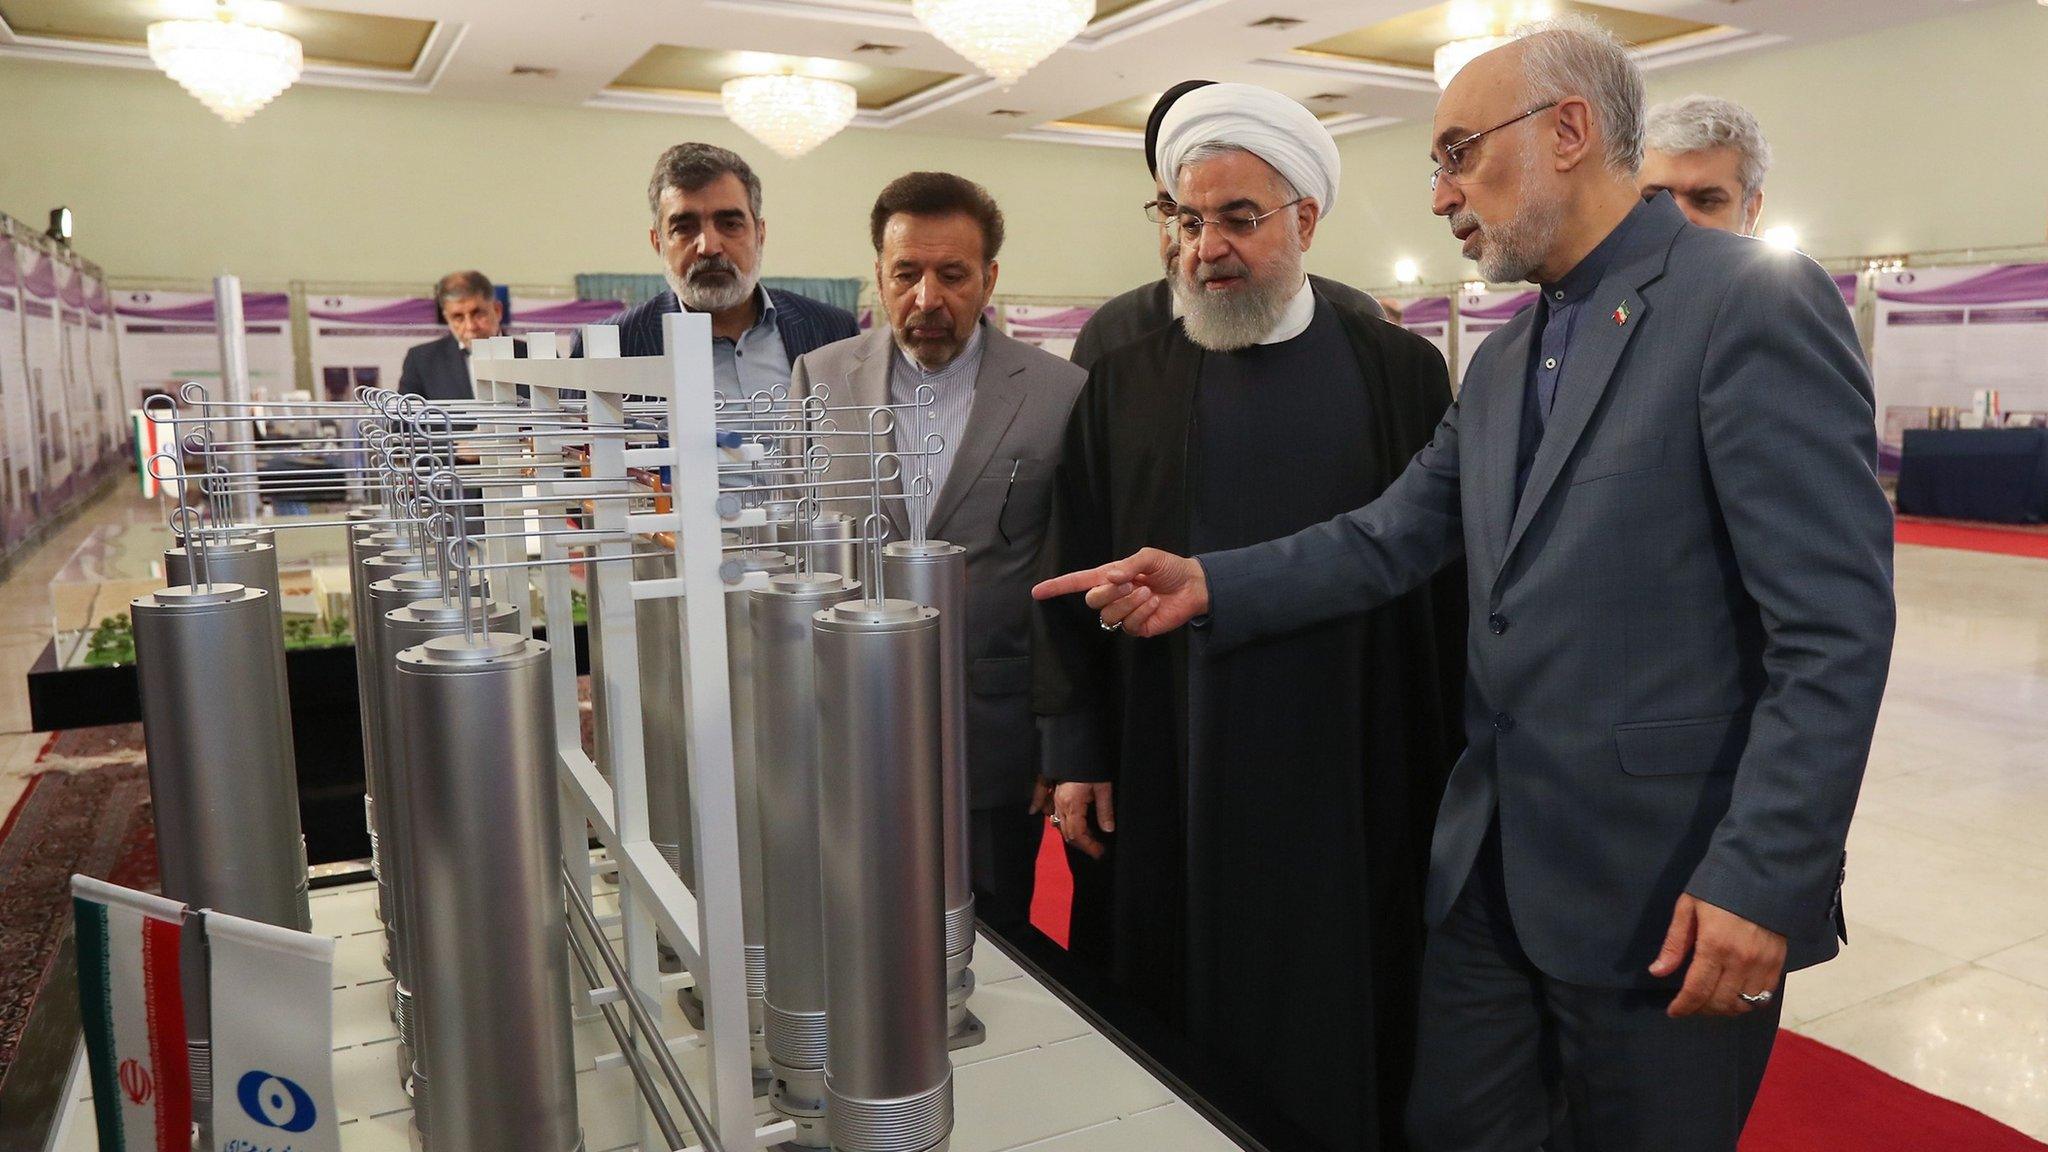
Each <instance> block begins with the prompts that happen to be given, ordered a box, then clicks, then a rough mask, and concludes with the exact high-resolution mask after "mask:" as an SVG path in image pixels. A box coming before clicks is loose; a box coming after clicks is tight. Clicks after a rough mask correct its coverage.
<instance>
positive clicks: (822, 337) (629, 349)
mask: <svg viewBox="0 0 2048 1152" xmlns="http://www.w3.org/2000/svg"><path fill="white" fill-rule="evenodd" d="M768 299H769V300H770V301H772V302H773V303H774V305H775V331H776V333H777V334H779V335H780V336H781V337H782V348H783V350H784V351H785V352H787V353H789V362H790V364H791V365H794V364H795V363H796V360H797V357H799V356H802V355H803V354H804V353H806V352H809V351H811V350H812V349H815V348H822V347H824V346H825V345H827V344H832V343H835V342H837V341H840V340H844V339H846V338H848V337H850V336H858V335H860V325H859V324H857V323H856V322H855V321H854V318H853V313H851V312H848V311H847V310H846V309H844V308H836V307H834V306H832V305H830V304H826V303H824V302H822V301H818V300H813V299H811V298H810V297H808V296H799V295H797V294H796V293H794V292H784V291H783V290H782V289H780V288H770V289H768ZM682 310H683V307H682V305H681V304H680V303H678V302H677V300H676V294H675V292H674V291H673V290H672V289H667V288H664V289H662V291H661V293H660V294H659V295H657V296H655V297H654V298H653V299H651V300H644V301H642V302H640V303H638V304H635V305H633V306H632V307H631V308H627V309H625V310H623V311H621V312H619V313H618V314H617V315H615V316H613V317H611V318H610V319H608V320H606V321H605V323H607V324H615V325H617V326H618V329H619V355H621V356H659V355H661V351H662V348H661V318H662V317H663V316H666V315H668V314H669V313H671V312H680V311H682ZM570 355H572V356H576V355H582V337H580V336H579V337H577V342H576V349H575V351H573V352H571V353H570Z"/></svg>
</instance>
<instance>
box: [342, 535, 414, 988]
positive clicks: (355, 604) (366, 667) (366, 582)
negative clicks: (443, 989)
mask: <svg viewBox="0 0 2048 1152" xmlns="http://www.w3.org/2000/svg"><path fill="white" fill-rule="evenodd" d="M399 528H400V529H401V530H400V531H392V530H390V529H386V528H381V527H379V526H377V525H374V524H366V525H362V526H360V527H355V528H350V529H349V532H348V549H349V557H348V558H349V564H348V587H349V617H348V621H349V631H350V633H351V635H352V636H353V637H354V640H355V655H356V712H357V715H358V717H359V719H360V723H361V733H362V747H363V826H364V827H365V828H367V829H368V830H369V834H370V874H371V875H372V876H380V874H381V872H382V863H381V860H380V858H379V855H380V853H379V846H378V844H377V791H376V775H377V771H376V762H375V752H374V750H373V748H372V745H374V744H375V743H376V738H375V735H374V733H373V731H372V730H373V729H374V728H375V727H376V724H375V721H376V717H375V716H374V715H373V713H372V702H374V701H375V700H376V699H377V697H376V696H374V695H373V694H372V692H373V690H374V689H375V687H376V682H375V680H374V677H375V676H376V673H377V667H376V662H375V661H373V660H368V659H365V656H366V654H367V653H368V652H369V649H370V644H371V643H372V641H374V639H375V636H374V634H373V633H374V631H375V630H374V629H373V628H372V627H371V622H370V614H369V609H368V608H367V607H366V606H365V604H364V599H365V597H367V596H368V594H369V591H368V590H369V587H370V577H369V575H368V572H367V570H366V569H365V568H364V567H363V564H364V561H367V560H368V559H370V558H371V557H373V556H381V555H383V554H384V553H386V552H389V551H392V550H394V549H399V548H405V547H410V546H411V545H412V543H413V541H414V539H415V538H414V537H413V535H412V526H411V525H399ZM388 898H389V893H388V892H387V891H386V890H385V887H384V885H383V883H382V882H381V876H380V882H379V883H378V885H377V918H378V919H379V920H382V919H384V918H385V917H386V916H387V915H388V909H387V908H386V907H385V902H386V900H387V899H388ZM384 966H385V968H386V969H387V970H388V969H389V968H390V966H391V957H390V956H389V955H388V954H387V955H386V956H385V957H384Z"/></svg>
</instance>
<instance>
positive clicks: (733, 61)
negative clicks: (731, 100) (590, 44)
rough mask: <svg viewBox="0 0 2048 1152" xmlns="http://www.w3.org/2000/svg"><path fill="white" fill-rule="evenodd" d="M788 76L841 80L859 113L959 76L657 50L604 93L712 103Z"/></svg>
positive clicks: (814, 59)
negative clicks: (726, 88)
mask: <svg viewBox="0 0 2048 1152" xmlns="http://www.w3.org/2000/svg"><path fill="white" fill-rule="evenodd" d="M778 72H794V73H796V74H798V75H802V76H816V77H818V78H819V79H822V80H843V81H845V82H846V83H848V84H851V85H853V90H854V92H855V93H857V102H858V103H859V105H860V106H861V107H862V108H863V109H868V110H874V109H879V108H886V107H888V106H889V105H891V104H894V103H896V102H897V101H899V100H903V99H906V98H908V97H911V96H915V95H917V94H918V93H920V92H923V91H926V90H927V89H930V88H932V87H933V86H935V85H938V84H943V83H945V82H946V81H948V80H951V79H954V78H955V77H957V76H958V75H959V73H957V72H927V71H924V70H922V69H918V68H891V67H889V66H888V65H885V64H853V63H849V62H847V61H845V60H828V59H825V58H824V57H820V56H782V55H778V54H776V53H773V52H731V51H726V50H724V49H719V48H683V47H678V46H676V45H673V44H657V45H655V46H654V47H652V48H650V49H648V50H647V53H646V54H645V55H643V56H641V57H640V59H638V60H636V61H634V62H633V66H632V67H630V68H628V69H626V70H625V71H624V72H621V73H619V77H618V79H616V80H613V81H612V82H611V85H610V90H611V91H614V92H662V93H670V94H675V95H687V96H708V97H711V98H713V99H716V98H717V97H718V89H719V87H720V86H721V85H723V84H724V83H725V82H726V81H727V80H733V79H737V78H739V77H741V76H760V75H764V74H773V73H778Z"/></svg>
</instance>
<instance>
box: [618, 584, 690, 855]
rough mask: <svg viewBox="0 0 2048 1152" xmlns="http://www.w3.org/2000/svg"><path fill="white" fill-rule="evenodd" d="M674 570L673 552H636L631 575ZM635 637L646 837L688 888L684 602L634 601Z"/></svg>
mask: <svg viewBox="0 0 2048 1152" xmlns="http://www.w3.org/2000/svg"><path fill="white" fill-rule="evenodd" d="M675 574H676V557H675V553H674V552H670V551H667V550H666V549H664V550H663V551H661V552H639V553H635V554H634V556H633V579H635V580H667V579H670V578H673V577H674V576H675ZM633 634H634V641H635V643H636V645H637V646H638V647H639V649H640V740H641V750H642V755H643V758H644V762H645V763H646V766H647V838H648V840H650V841H652V842H653V844H654V848H655V851H657V852H660V853H661V855H662V858H663V859H664V860H667V861H668V865H669V867H670V868H673V869H675V873H676V875H678V876H680V877H682V878H683V883H684V884H687V885H689V886H690V889H691V890H692V891H695V890H696V887H697V872H696V868H695V865H694V861H693V860H692V859H691V856H690V823H689V811H690V776H689V753H688V747H689V735H688V733H687V732H685V731H684V727H683V602H682V601H681V600H675V599H670V598H667V597H663V598H660V599H653V600H636V601H634V603H633Z"/></svg>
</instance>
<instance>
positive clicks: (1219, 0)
mask: <svg viewBox="0 0 2048 1152" xmlns="http://www.w3.org/2000/svg"><path fill="white" fill-rule="evenodd" d="M1602 2H1603V3H1606V4H1607V5H1608V6H1610V7H1626V8H1630V9H1633V10H1636V11H1640V12H1653V13H1662V14H1666V15H1670V16H1674V17H1679V18H1683V19H1688V20H1696V21H1700V22H1704V23H1713V24H1724V25H1730V26H1732V27H1734V28H1737V29H1739V30H1740V33H1739V34H1736V35H1731V36H1729V37H1728V38H1725V39H1721V40H1716V41H1713V42H1709V43H1699V42H1693V43H1691V44H1690V45H1689V46H1686V47H1681V48H1679V49H1677V50H1674V51H1671V52H1667V53H1662V54H1654V55H1650V56H1647V57H1646V58H1645V59H1644V61H1643V63H1644V65H1645V67H1648V68H1664V67H1675V66H1679V65H1682V64H1685V63H1689V62H1692V61H1694V60H1698V59H1703V58H1706V57H1709V56H1715V55H1723V54H1726V53H1730V52H1747V51H1756V50H1759V49H1763V48H1768V47H1775V46H1780V45H1784V44H1788V43H1815V42H1819V41H1823V40H1827V39H1831V38H1834V37H1837V36H1842V35H1847V34H1852V33H1860V32H1865V31H1868V30H1871V29H1873V28H1878V27H1882V26H1885V25H1890V24H1899V23H1905V22H1909V21H1912V20H1918V19H1925V18H1928V17H1932V16H1939V15H1945V14H1947V13H1950V12H1954V11H1960V10H1965V9H1966V6H1967V5H1968V3H1969V0H1602ZM309 3H310V6H315V7H321V8H329V9H337V10H343V11H352V12H362V13H373V14H382V15H390V16H403V17H409V18H412V19H432V20H436V21H439V22H440V25H441V26H440V28H439V29H438V30H437V32H436V34H435V36H434V38H433V40H432V42H431V43H430V44H429V46H428V50H427V51H426V52H425V53H424V54H423V58H422V63H421V65H420V67H419V68H417V69H416V70H415V72H414V74H413V75H411V76H406V77H395V78H394V77H388V76H380V77H372V76H367V75H364V74H361V73H354V74H351V73H344V72H337V71H331V70H330V71H324V72H323V71H321V70H318V69H309V70H308V74H307V76H306V77H305V79H304V80H303V81H302V83H309V84H336V85H342V86H349V87H370V88H385V89H396V90H401V91H413V92H419V93H422V94H425V95H426V96H428V97H429V98H458V99H470V100H493V101H511V102H533V103H542V104H554V105H572V106H573V105H586V106H593V107H614V108H638V109H644V110H647V111H651V112H661V113H670V114H674V113H686V114H687V113H699V114H711V115H716V114H719V113H718V109H717V104H716V101H705V102H701V103H692V102H690V101H685V100H680V99H676V98H672V97H653V96H631V95H624V94H617V93H606V92H605V91H604V88H605V86H606V85H607V84H608V83H609V82H610V81H611V80H612V79H613V78H614V77H616V76H618V75H619V74H620V73H621V72H623V71H624V70H625V69H626V68H627V67H628V66H629V65H631V64H632V63H633V62H634V61H636V60H638V59H639V58H640V56H641V55H642V54H643V53H644V52H646V51H647V49H648V48H649V47H651V46H653V45H655V44H676V45H687V46H692V47H699V48H716V49H733V50H745V51H764V52H777V53H788V54H795V55H804V56H821V57H830V58H836V59H842V60H861V59H873V60H875V61H877V62H882V63H887V64H889V65H893V66H899V67H908V68H924V69H932V70H936V71H946V72H961V73H968V74H969V75H968V76H967V77H966V78H965V79H962V80H959V81H951V82H948V83H946V84H943V85H941V86H939V87H938V88H936V89H933V90H931V91H928V92H926V93H921V94H919V95H917V96H913V97H910V98H908V99H907V100H905V101H903V102H902V103H900V104H898V105H895V106H892V107H890V108H888V109H884V110H881V111H878V112H864V113H862V114H861V117H860V119H859V120H858V121H857V122H856V123H857V124H858V125H861V126H865V127H869V128H874V129H888V128H893V127H898V126H902V127H906V128H908V129H910V130H914V131H918V132H936V133H944V134H951V135H963V136H983V137H1003V136H1010V137H1018V138H1025V139H1054V140H1065V141H1071V142H1074V143H1083V144H1089V143H1093V144H1105V145H1110V146H1125V147H1131V146H1135V145H1136V141H1135V139H1134V138H1133V137H1131V136H1130V134H1128V133H1113V132H1086V131H1076V130H1074V129H1070V128H1063V127H1046V125H1048V124H1049V123H1050V122H1052V121H1056V120H1060V119H1061V118H1063V117H1067V116H1072V115H1074V114H1077V113H1080V112H1084V111H1087V110H1089V109H1094V108H1098V107H1101V106H1104V105H1107V104H1111V103H1114V102H1116V101H1119V100H1123V99H1127V98H1130V97H1132V96H1137V95H1141V94H1150V93H1155V92H1158V91H1160V90H1161V89H1164V88H1166V87H1168V86H1169V85H1171V84H1173V83H1175V82H1176V81H1179V80H1182V79H1186V78H1189V77H1196V76H1199V77H1204V78H1207V79H1212V80H1240V81H1246V82H1251V83H1257V84H1264V85H1266V86H1268V87H1271V88H1275V89H1278V90H1280V91H1283V92H1286V93H1288V94H1289V95H1292V96H1295V97H1297V98H1301V99H1304V100H1305V99H1306V98H1308V97H1310V96H1313V95H1317V94H1322V93H1340V94H1342V99H1340V100H1337V101H1327V100H1326V101H1320V102H1317V103H1316V104H1314V105H1313V107H1315V108H1316V109H1317V110H1319V111H1330V112H1336V113H1339V114H1341V118H1340V119H1337V120H1333V121H1331V127H1332V129H1333V131H1337V132H1339V133H1340V134H1342V133H1344V132H1349V131H1360V130H1365V129H1369V128H1373V127H1378V126H1380V125H1383V124H1387V123H1392V122H1396V121H1400V120H1405V119H1411V118H1422V117H1427V116H1428V115H1429V113H1430V110H1431V108H1432V107H1433V106H1434V104H1435V99H1436V86H1435V85H1434V84H1433V83H1431V82H1430V81H1429V80H1428V78H1427V77H1425V76H1421V75H1418V74H1412V73H1404V72H1400V71H1398V70H1393V69H1384V68H1378V67H1376V66H1357V65H1346V64H1344V63H1342V62H1333V61H1324V60H1308V59H1304V58H1301V57H1298V56H1297V57H1293V58H1289V57H1288V51H1289V49H1291V48H1293V47H1295V46H1297V45H1303V44H1308V43H1312V42H1315V41H1318V40H1322V39H1325V38H1327V37H1330V36H1334V35H1337V34H1338V33H1342V32H1347V31H1350V30H1352V29H1355V28H1359V27H1362V26H1365V25H1369V24H1373V23H1376V22H1378V21H1380V20H1384V19H1387V18H1388V17H1391V16H1396V15H1400V14H1402V13H1404V12H1409V11H1414V10H1417V9H1420V8H1424V7H1428V6H1429V3H1430V0H1143V2H1142V3H1139V4H1137V5H1135V6H1133V7H1131V8H1129V9H1126V10H1125V11H1123V12H1119V13H1117V14H1116V15H1115V16H1114V17H1112V18H1110V19H1108V20H1105V21H1103V22H1101V23H1099V24H1097V25H1095V26H1093V27H1091V28H1090V29H1089V30H1088V31H1087V32H1085V33H1083V35H1082V37H1081V39H1080V40H1078V41H1076V42H1075V43H1074V44H1072V45H1069V46H1068V47H1067V48H1065V49H1063V50H1062V51H1060V52H1059V53H1057V54H1055V55H1054V56H1053V58H1052V59H1050V60H1048V61H1046V62H1045V63H1043V64H1041V65H1039V66H1038V67H1037V68H1035V69H1033V70H1032V72H1031V73H1030V74H1029V75H1027V76H1025V77H1024V78H1023V80H1021V81H1020V82H1019V83H1018V84H1017V85H1016V87H1014V88H1012V89H1009V90H1004V89H1002V88H1000V87H999V86H998V85H996V84H995V83H994V82H993V81H990V80H987V79H986V78H984V77H981V76H980V75H979V74H978V73H974V71H973V69H972V67H971V66H970V65H968V64H967V63H966V61H964V60H963V59H961V58H960V57H959V56H957V55H955V54H954V53H953V52H952V51H951V50H950V49H948V48H946V47H945V46H943V45H941V44H940V43H939V42H938V41H937V40H935V39H933V38H932V37H931V36H930V35H928V34H926V33H925V32H923V31H922V30H921V29H920V28H919V26H918V25H917V23H916V21H915V20H914V19H912V18H911V16H910V14H909V6H908V5H907V4H903V3H891V2H890V0H309ZM1274 16H1285V17H1292V18H1295V19H1298V20H1300V21H1302V23H1300V24H1298V25H1295V26H1292V27H1289V28H1286V29H1284V30H1272V29H1262V28H1252V27H1249V26H1250V25H1252V24H1253V23H1255V22H1257V21H1260V20H1263V19H1266V18H1268V17H1274ZM9 40H10V37H9V36H8V35H7V34H6V33H5V32H4V31H0V55H26V56H39V57H44V58H58V59H67V60H72V61H76V62H79V63H83V64H99V65H109V64H111V65H115V66H124V67H148V61H147V60H146V58H143V57H142V56H141V54H140V52H139V51H122V50H117V49H108V48H103V47H96V46H83V45H75V44H74V45H64V44H59V43H57V42H41V43H33V42H27V41H23V40H20V39H19V38H13V39H12V42H11V43H10V42H9ZM863 41H879V42H886V43H889V44H897V45H902V46H903V51H901V52H899V53H896V54H893V55H890V56H887V57H861V56H855V55H854V54H853V52H852V49H853V48H854V46H855V45H857V44H860V43H862V42H863ZM515 65H525V66H530V67H539V68H548V69H554V70H555V74H554V75H553V76H551V77H531V76H513V75H512V74H511V72H512V68H513V67H514V66H515ZM997 109H1008V110H1019V111H1022V112H1024V113H1026V115H1024V116H1021V117H1011V116H995V115H991V113H992V112H994V111H995V110H997Z"/></svg>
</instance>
